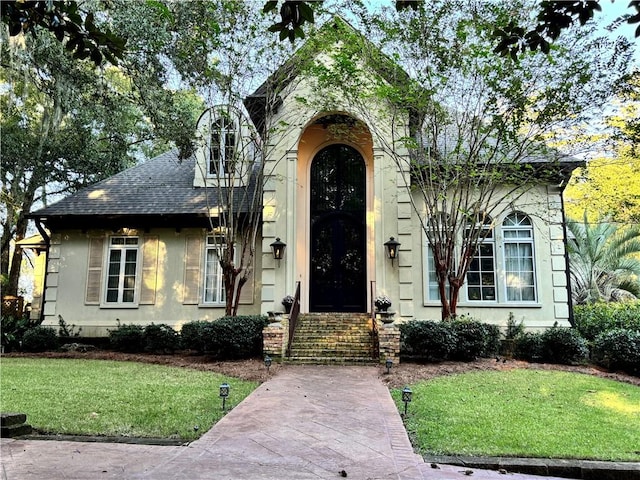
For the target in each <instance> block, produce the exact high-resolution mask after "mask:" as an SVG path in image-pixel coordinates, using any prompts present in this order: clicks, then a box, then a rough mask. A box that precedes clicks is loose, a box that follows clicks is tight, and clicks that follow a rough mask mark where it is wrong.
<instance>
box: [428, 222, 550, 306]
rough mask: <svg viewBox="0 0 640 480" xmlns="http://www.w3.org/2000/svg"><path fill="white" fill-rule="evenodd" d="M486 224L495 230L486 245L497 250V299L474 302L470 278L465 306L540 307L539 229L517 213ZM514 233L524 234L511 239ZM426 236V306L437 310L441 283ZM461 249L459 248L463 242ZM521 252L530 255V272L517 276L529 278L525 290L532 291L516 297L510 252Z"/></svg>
mask: <svg viewBox="0 0 640 480" xmlns="http://www.w3.org/2000/svg"><path fill="white" fill-rule="evenodd" d="M483 223H484V224H485V225H486V227H487V228H490V229H491V230H492V231H491V233H490V234H489V235H488V236H487V238H486V239H485V240H484V243H486V244H488V245H491V246H492V248H493V271H494V283H495V285H494V289H495V298H494V299H488V298H485V299H482V298H480V299H478V300H472V299H470V298H469V281H468V280H469V279H468V277H467V279H465V286H464V288H463V289H462V291H461V293H462V294H463V297H462V298H461V305H464V304H467V305H470V306H471V305H473V306H487V307H489V306H498V305H505V306H506V305H538V304H539V295H540V292H539V289H538V284H537V263H536V262H537V260H536V249H535V234H534V227H535V225H534V222H533V220H532V219H531V217H530V215H528V214H526V213H524V212H522V211H519V210H513V211H510V212H508V213H506V215H504V216H500V217H498V218H494V219H488V217H487V219H485V220H484V221H483ZM465 230H466V229H465ZM463 232H464V230H463ZM510 232H520V233H519V234H518V233H515V235H513V236H511V235H510ZM463 235H464V233H463ZM422 236H423V239H424V240H423V244H422V245H423V302H424V305H425V306H433V305H436V304H440V297H439V294H438V291H437V279H436V278H435V268H434V266H433V261H434V260H433V253H432V250H431V246H430V244H429V238H428V236H427V234H426V233H425V232H423V234H422ZM514 244H515V245H516V246H514ZM457 248H459V242H458V247H457ZM518 249H519V250H520V252H521V253H522V252H525V253H527V255H526V259H525V260H526V262H528V266H529V267H530V268H528V269H526V270H524V269H522V268H520V269H518V270H517V271H516V272H517V273H519V274H526V275H528V277H527V278H528V280H527V283H526V285H525V288H528V289H529V290H528V292H529V293H526V294H524V293H522V292H520V294H518V295H515V293H514V290H513V289H511V290H510V288H509V282H510V281H511V282H513V281H514V279H513V278H511V280H510V278H509V274H510V273H511V271H510V270H509V262H510V261H511V260H510V256H509V252H510V251H515V252H517V251H518ZM516 261H518V259H516ZM525 266H526V265H525ZM470 271H471V270H470ZM467 275H468V274H467ZM486 287H490V285H486ZM476 288H477V286H476ZM480 288H481V287H480ZM476 293H477V292H476ZM481 293H482V291H481ZM489 296H490V295H489Z"/></svg>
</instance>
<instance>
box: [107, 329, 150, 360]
mask: <svg viewBox="0 0 640 480" xmlns="http://www.w3.org/2000/svg"><path fill="white" fill-rule="evenodd" d="M109 344H110V345H111V348H113V349H114V350H116V351H119V352H127V353H138V352H142V351H144V346H145V345H144V328H142V327H141V326H140V325H120V324H119V323H118V327H117V328H116V329H115V330H109Z"/></svg>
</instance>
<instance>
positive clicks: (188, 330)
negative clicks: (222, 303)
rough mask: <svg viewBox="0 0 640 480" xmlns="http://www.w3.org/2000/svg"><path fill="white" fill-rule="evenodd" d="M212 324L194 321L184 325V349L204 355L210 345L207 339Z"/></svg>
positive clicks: (181, 336) (181, 340)
mask: <svg viewBox="0 0 640 480" xmlns="http://www.w3.org/2000/svg"><path fill="white" fill-rule="evenodd" d="M211 323H212V322H203V321H194V322H189V323H185V324H184V325H182V329H181V330H180V343H181V345H182V348H185V349H188V350H195V351H196V352H198V353H204V352H205V350H206V345H207V344H208V343H209V342H208V340H207V338H208V337H209V335H210V330H211V328H210V327H211Z"/></svg>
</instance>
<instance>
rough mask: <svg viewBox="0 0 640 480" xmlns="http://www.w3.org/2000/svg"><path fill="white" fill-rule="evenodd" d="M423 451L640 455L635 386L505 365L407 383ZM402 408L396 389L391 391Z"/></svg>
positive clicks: (639, 391) (411, 423) (412, 426)
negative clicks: (507, 368)
mask: <svg viewBox="0 0 640 480" xmlns="http://www.w3.org/2000/svg"><path fill="white" fill-rule="evenodd" d="M410 387H411V389H412V391H413V401H412V402H411V403H410V404H409V410H408V415H407V418H406V419H405V421H406V425H407V430H408V431H409V432H410V436H411V437H412V441H413V443H414V446H415V447H416V448H417V449H418V450H419V451H421V452H422V453H431V454H443V455H453V454H459V455H489V456H525V457H542V458H581V459H598V460H633V461H638V460H640V388H639V387H636V386H633V385H628V384H624V383H620V382H615V381H612V380H607V379H602V378H598V377H592V376H589V375H583V374H577V373H567V372H559V371H541V370H511V371H503V372H474V373H466V374H460V375H454V376H448V377H440V378H436V379H433V380H430V381H425V382H420V383H418V384H416V385H411V386H410ZM392 394H393V396H394V399H395V400H396V402H397V403H398V407H399V408H400V409H404V404H402V402H401V401H400V391H399V390H394V391H393V392H392Z"/></svg>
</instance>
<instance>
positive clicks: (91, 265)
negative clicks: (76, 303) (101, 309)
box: [84, 237, 104, 305]
mask: <svg viewBox="0 0 640 480" xmlns="http://www.w3.org/2000/svg"><path fill="white" fill-rule="evenodd" d="M103 256H104V238H103V237H91V238H90V239H89V259H88V264H87V288H86V291H85V298H84V303H86V304H87V305H99V304H100V293H101V291H102V268H103Z"/></svg>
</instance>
